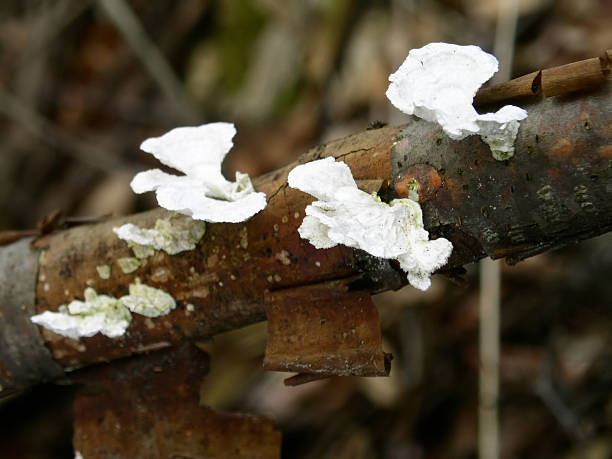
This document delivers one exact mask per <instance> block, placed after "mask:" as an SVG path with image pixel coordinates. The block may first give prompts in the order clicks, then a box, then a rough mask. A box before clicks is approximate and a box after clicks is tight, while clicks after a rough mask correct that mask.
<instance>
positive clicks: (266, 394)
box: [0, 0, 612, 459]
mask: <svg viewBox="0 0 612 459" xmlns="http://www.w3.org/2000/svg"><path fill="white" fill-rule="evenodd" d="M113 5H114V6H115V7H114V8H113ZM117 5H120V6H121V5H123V6H127V12H126V11H121V10H120V11H117V8H116V6H117ZM496 8H497V1H495V0H430V1H425V0H395V1H371V2H366V1H349V0H338V1H324V0H308V1H298V0H293V1H282V2H281V1H273V0H236V1H206V0H182V1H180V2H173V1H157V2H148V1H144V0H132V1H129V2H125V3H123V2H112V1H111V2H109V1H98V2H96V1H91V0H82V1H70V0H56V1H41V0H38V1H34V0H25V1H23V0H20V1H16V0H5V1H3V2H2V3H1V4H0V129H1V130H2V135H1V136H0V215H2V217H1V219H0V230H3V229H27V228H33V227H35V226H36V224H37V222H38V221H39V220H41V218H43V217H44V216H45V215H48V214H50V213H51V212H52V211H53V210H55V209H58V208H59V209H62V210H63V211H64V212H65V213H66V215H69V216H79V217H97V216H102V215H106V214H115V215H122V214H128V213H133V212H137V211H141V210H145V209H150V208H153V207H155V205H156V203H155V201H154V198H152V196H151V194H150V193H149V194H147V195H144V196H139V197H137V196H136V195H134V194H133V193H132V192H131V190H130V188H129V182H130V180H131V178H132V176H133V175H134V173H135V172H137V171H140V170H144V169H147V168H149V167H157V163H156V161H155V160H154V159H153V158H151V157H149V155H147V154H145V153H143V152H141V151H140V150H139V148H138V147H139V145H140V142H141V141H142V140H144V139H145V138H147V137H150V136H154V135H159V134H161V133H163V132H165V131H167V130H169V129H170V128H172V127H175V126H178V125H189V124H191V125H195V124H201V123H204V122H212V121H233V122H235V123H236V125H237V129H238V134H237V136H236V138H235V139H234V140H235V148H234V149H233V151H232V152H231V153H230V155H229V157H228V160H227V161H226V162H225V169H226V170H225V172H226V173H227V174H231V175H233V171H234V170H240V171H242V172H248V173H249V174H250V175H251V176H252V177H253V176H257V175H259V174H262V173H264V172H267V171H269V170H273V169H275V168H278V167H281V166H284V165H286V164H287V163H289V162H291V161H292V160H294V159H295V158H296V157H297V156H298V155H299V154H301V153H303V152H305V151H306V150H307V149H308V148H309V147H311V146H314V145H317V144H319V143H321V142H324V141H327V140H331V139H334V138H339V137H342V136H345V135H348V134H350V133H353V132H358V131H362V130H365V129H366V128H367V126H368V124H369V123H371V122H373V121H377V120H380V121H383V122H388V123H390V124H400V123H402V122H404V121H405V120H406V118H405V115H403V114H401V113H400V112H398V111H396V110H395V109H394V108H393V107H392V106H391V104H390V103H389V102H388V100H387V99H386V97H385V90H386V88H387V85H388V81H387V79H388V76H389V74H390V73H392V72H393V71H394V70H395V69H396V68H397V67H398V66H399V64H400V63H401V62H402V61H403V59H404V58H405V56H406V55H407V54H408V51H409V50H410V49H412V48H417V47H420V46H423V45H425V44H427V43H429V42H432V41H445V42H451V43H458V44H476V45H479V46H481V47H482V48H483V49H484V50H487V51H491V49H492V45H493V37H494V34H495V21H496V17H497V10H496ZM611 19H612V2H609V1H605V0H581V1H575V0H559V1H550V0H522V1H520V17H519V23H518V30H517V42H516V48H515V59H514V65H513V74H514V75H515V76H519V75H522V74H525V73H528V72H531V71H534V70H537V69H540V68H546V67H550V66H554V65H560V64H564V63H568V62H572V61H575V60H580V59H584V58H589V57H595V56H598V55H599V54H600V53H601V52H602V51H603V50H605V49H606V48H609V47H610V44H611V43H612V28H611V27H610V22H611ZM228 176H229V175H228ZM611 278H612V239H611V238H610V237H609V235H607V236H603V237H600V238H597V239H594V240H591V241H587V242H585V243H582V244H580V245H576V246H573V247H569V248H566V249H564V250H560V251H557V252H553V253H548V254H544V255H540V256H537V257H534V258H532V259H529V260H526V261H525V262H522V263H520V264H518V265H517V266H515V267H506V266H504V269H503V282H502V356H501V383H502V386H501V399H500V416H501V418H500V423H501V454H502V457H504V458H512V457H526V458H527V457H538V458H547V457H550V458H553V457H554V458H558V457H564V458H578V457H588V458H593V459H597V458H602V459H605V458H609V457H612V284H611V283H610V279H611ZM466 279H467V282H466V283H465V284H463V285H456V284H454V283H451V282H450V281H448V280H446V279H444V278H439V276H438V278H436V279H435V282H434V285H433V286H432V288H431V290H430V291H428V292H427V293H421V292H417V291H416V290H414V289H412V288H410V287H407V288H405V289H403V290H401V291H398V292H391V293H386V294H382V295H379V296H377V297H375V302H376V304H377V305H378V306H379V310H380V314H381V321H382V325H383V331H384V336H385V350H386V351H387V352H392V353H393V354H394V356H395V359H394V361H393V367H392V373H391V376H390V377H389V378H364V379H359V378H334V379H331V380H328V381H320V382H316V383H310V384H307V385H305V386H301V387H298V388H285V387H284V386H283V385H282V379H283V378H284V377H285V376H286V375H279V374H275V373H265V372H263V371H262V370H261V360H262V356H263V352H264V348H265V324H257V325H253V326H251V327H247V328H245V329H242V330H238V331H235V332H231V333H227V334H224V335H221V336H218V337H217V338H215V339H214V341H212V342H209V343H203V344H202V347H204V348H206V350H207V351H209V352H210V353H211V356H212V372H211V374H210V375H209V376H208V377H207V378H206V380H205V381H204V383H203V385H202V391H201V394H202V396H201V398H202V403H205V404H208V405H210V406H212V407H213V408H215V409H219V410H227V411H248V412H253V413H258V414H263V415H266V416H269V417H272V418H273V419H275V421H276V423H277V426H278V428H279V429H280V430H281V431H282V432H283V455H284V457H291V458H326V457H329V458H332V457H333V458H375V457H380V458H438V457H457V458H464V457H465V458H469V457H475V455H476V448H477V444H476V438H477V436H476V431H477V412H478V304H477V303H478V285H477V282H478V281H477V276H475V271H474V269H469V270H468V274H467V276H466ZM70 394H71V391H70V389H68V388H62V387H56V386H52V385H45V386H41V387H39V388H36V389H33V390H32V391H31V392H29V393H28V394H26V395H24V396H22V397H20V398H16V399H12V400H9V401H8V402H7V401H5V402H2V404H1V405H0V425H1V426H2V429H1V430H0V431H1V432H2V434H0V451H1V452H2V454H0V455H2V456H4V457H32V458H34V457H72V452H71V451H72V450H71V446H70V435H71V434H70V432H71V414H70Z"/></svg>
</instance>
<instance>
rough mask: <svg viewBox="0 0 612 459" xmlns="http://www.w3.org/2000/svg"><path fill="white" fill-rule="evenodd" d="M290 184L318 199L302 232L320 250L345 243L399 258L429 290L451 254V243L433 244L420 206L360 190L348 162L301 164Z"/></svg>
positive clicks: (416, 281) (411, 278)
mask: <svg viewBox="0 0 612 459" xmlns="http://www.w3.org/2000/svg"><path fill="white" fill-rule="evenodd" d="M288 181H289V186H291V187H292V188H297V189H299V190H301V191H304V192H306V193H309V194H311V195H313V196H314V197H316V198H317V199H318V200H317V201H314V202H313V203H312V204H311V205H309V206H307V207H306V216H305V217H304V220H303V221H302V224H301V226H300V227H299V228H298V231H299V233H300V236H301V237H302V238H304V239H307V240H309V241H310V243H311V244H312V245H314V246H315V247H316V248H318V249H327V248H331V247H334V246H335V245H338V244H343V245H346V246H348V247H353V248H356V249H361V250H365V251H366V252H368V253H370V254H371V255H374V256H375V257H380V258H387V259H395V260H397V261H399V263H400V267H401V268H402V269H403V270H404V271H405V272H406V273H407V277H408V281H409V282H410V284H411V285H412V286H414V287H416V288H418V289H420V290H427V289H428V288H429V286H430V285H431V279H430V277H431V274H432V273H433V272H434V271H435V270H436V269H438V268H441V267H442V266H444V265H445V264H446V262H447V260H448V257H449V256H450V254H451V252H452V249H453V245H452V244H451V242H450V241H448V240H447V239H444V238H439V239H435V240H429V233H428V232H427V231H426V230H425V229H424V228H423V214H422V212H421V206H420V205H419V203H418V202H415V201H413V200H412V199H394V200H392V201H391V202H390V203H389V204H387V203H385V202H382V201H381V199H380V198H379V197H378V196H377V195H376V193H372V194H368V193H366V192H364V191H361V190H360V189H359V188H357V184H356V183H355V180H354V179H353V175H352V174H351V170H350V169H349V167H348V166H347V165H346V164H345V163H344V162H335V161H334V158H325V159H321V160H318V161H313V162H310V163H308V164H303V165H301V166H297V167H296V168H295V169H293V170H292V171H291V172H290V173H289V178H288Z"/></svg>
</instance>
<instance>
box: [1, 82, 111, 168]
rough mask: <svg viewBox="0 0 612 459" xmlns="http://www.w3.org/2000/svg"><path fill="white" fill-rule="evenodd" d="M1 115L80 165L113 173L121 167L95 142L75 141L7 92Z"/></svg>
mask: <svg viewBox="0 0 612 459" xmlns="http://www.w3.org/2000/svg"><path fill="white" fill-rule="evenodd" d="M0 113H2V114H4V115H5V116H6V117H8V118H10V119H12V120H13V121H15V122H17V123H18V124H20V125H21V127H23V128H24V129H25V130H26V131H28V132H29V133H30V134H31V135H33V136H34V137H37V138H39V139H40V140H42V141H43V142H45V143H47V144H49V145H52V146H54V147H58V148H59V149H60V150H61V151H63V152H66V153H68V154H70V155H71V156H73V157H74V158H76V159H78V160H80V161H81V162H83V163H85V164H88V165H89V166H92V167H94V168H96V169H100V170H102V171H105V172H114V171H115V170H116V169H117V168H118V167H119V165H120V161H119V159H118V158H117V157H116V156H115V155H114V153H112V152H111V151H108V150H102V149H100V148H98V147H96V146H94V144H92V143H88V142H86V141H83V140H80V139H76V138H74V137H73V136H72V135H70V134H68V133H67V132H66V131H64V130H63V129H61V128H60V127H58V126H56V125H55V124H53V123H52V122H50V121H49V120H47V119H45V118H44V117H43V116H41V115H40V114H38V113H36V112H35V111H34V110H32V109H30V108H29V107H28V106H27V105H26V104H25V103H24V102H23V101H21V100H20V99H18V98H17V97H15V96H14V95H12V94H9V93H8V92H5V91H1V90H0Z"/></svg>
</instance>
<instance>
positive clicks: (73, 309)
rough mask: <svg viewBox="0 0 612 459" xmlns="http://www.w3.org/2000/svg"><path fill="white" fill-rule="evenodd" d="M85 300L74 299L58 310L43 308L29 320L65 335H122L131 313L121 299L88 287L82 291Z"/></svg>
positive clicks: (114, 336) (110, 336)
mask: <svg viewBox="0 0 612 459" xmlns="http://www.w3.org/2000/svg"><path fill="white" fill-rule="evenodd" d="M84 297H85V298H84V299H85V301H80V300H74V301H71V302H70V303H69V304H68V305H67V306H66V305H62V306H60V307H59V310H58V312H52V311H45V312H43V313H42V314H38V315H35V316H32V317H31V318H30V319H31V320H32V322H34V323H35V324H38V325H42V326H43V327H45V328H48V329H49V330H51V331H53V332H55V333H57V334H59V335H63V336H67V337H68V338H72V339H78V338H79V337H81V336H84V337H88V336H93V335H95V334H96V333H102V334H103V335H106V336H108V337H109V338H116V337H117V336H121V335H123V333H125V329H126V328H127V327H128V325H129V324H130V322H131V321H132V315H131V314H130V311H128V310H127V309H126V308H125V306H123V304H121V301H120V300H118V299H117V298H113V297H112V296H107V295H98V294H97V293H96V291H95V290H94V289H93V288H91V287H88V288H86V289H85V292H84Z"/></svg>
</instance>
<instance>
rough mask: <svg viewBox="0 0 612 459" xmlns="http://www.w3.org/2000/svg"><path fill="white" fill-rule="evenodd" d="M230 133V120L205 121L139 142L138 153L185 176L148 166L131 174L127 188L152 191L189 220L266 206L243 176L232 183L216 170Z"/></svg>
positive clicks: (241, 215) (233, 216) (225, 217)
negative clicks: (218, 121)
mask: <svg viewBox="0 0 612 459" xmlns="http://www.w3.org/2000/svg"><path fill="white" fill-rule="evenodd" d="M235 134H236V129H235V127H234V125H233V124H232V123H210V124H204V125H202V126H197V127H178V128H175V129H172V130H171V131H169V132H167V133H166V134H164V135H162V136H161V137H153V138H150V139H147V140H145V141H144V142H143V143H142V145H141V146H140V148H141V149H142V150H143V151H145V152H147V153H150V154H152V155H153V156H155V157H156V158H157V159H158V160H159V161H160V162H162V163H163V164H165V165H166V166H170V167H172V168H174V169H177V170H179V171H180V172H182V173H183V174H185V175H181V176H177V175H172V174H167V173H166V172H163V171H161V170H159V169H151V170H148V171H145V172H140V173H138V174H137V175H136V176H135V177H134V179H133V180H132V182H131V184H130V185H131V187H132V189H133V190H134V192H135V193H145V192H147V191H155V193H156V196H157V202H158V203H159V205H160V206H161V207H164V208H166V209H168V210H173V211H176V212H179V213H181V214H184V215H188V216H190V217H192V218H193V219H195V220H203V221H208V222H230V223H236V222H241V221H245V220H248V219H249V218H251V217H252V216H253V215H255V214H256V213H258V212H259V211H261V210H262V209H263V208H264V207H266V195H265V193H261V192H259V193H258V192H255V190H254V188H253V184H252V183H251V179H250V178H249V176H248V175H247V174H243V173H240V172H236V181H235V182H230V181H228V180H227V179H226V178H225V177H224V176H223V174H222V173H221V163H222V162H223V159H224V158H225V156H226V155H227V153H228V152H229V151H230V149H231V148H232V145H233V142H232V138H233V137H234V135H235Z"/></svg>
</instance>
